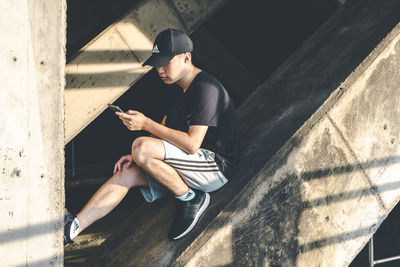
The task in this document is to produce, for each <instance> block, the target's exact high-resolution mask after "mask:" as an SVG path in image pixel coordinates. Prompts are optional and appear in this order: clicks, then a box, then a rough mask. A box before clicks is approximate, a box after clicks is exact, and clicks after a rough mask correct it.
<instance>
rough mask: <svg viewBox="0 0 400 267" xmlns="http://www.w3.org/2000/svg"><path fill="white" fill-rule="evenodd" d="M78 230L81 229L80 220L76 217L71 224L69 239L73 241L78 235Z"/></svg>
mask: <svg viewBox="0 0 400 267" xmlns="http://www.w3.org/2000/svg"><path fill="white" fill-rule="evenodd" d="M78 229H79V220H78V218H76V217H75V218H74V220H73V221H72V223H71V228H70V229H69V237H70V238H71V239H74V238H75V237H76V236H77V235H78Z"/></svg>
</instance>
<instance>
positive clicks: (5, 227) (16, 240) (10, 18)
mask: <svg viewBox="0 0 400 267" xmlns="http://www.w3.org/2000/svg"><path fill="white" fill-rule="evenodd" d="M0 12H1V14H2V15H1V16H0V32H1V40H0V67H1V74H0V75H1V77H2V78H1V79H0V87H1V90H0V106H1V107H2V111H1V112H0V218H1V223H0V259H1V260H0V265H2V266H62V262H63V237H62V235H63V215H64V124H63V123H64V101H63V99H64V98H63V94H64V85H65V80H64V73H65V43H66V3H65V1H45V0H37V1H25V0H15V1H4V2H2V4H1V6H0Z"/></svg>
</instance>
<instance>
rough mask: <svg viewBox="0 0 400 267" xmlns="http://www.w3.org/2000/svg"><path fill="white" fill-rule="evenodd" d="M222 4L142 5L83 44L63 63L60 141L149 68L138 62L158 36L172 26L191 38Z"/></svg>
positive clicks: (159, 1)
mask: <svg viewBox="0 0 400 267" xmlns="http://www.w3.org/2000/svg"><path fill="white" fill-rule="evenodd" d="M226 2H227V0H218V1H200V2H199V1H195V0H190V1H179V0H173V1H167V0H147V1H143V2H141V3H140V4H139V5H138V6H137V7H136V8H134V9H133V10H131V11H130V12H129V13H128V14H127V15H126V16H125V17H123V18H122V19H121V20H119V21H117V22H115V23H114V24H113V25H111V26H110V27H109V28H107V29H106V30H105V31H104V32H103V33H101V34H100V35H99V36H98V37H96V38H95V39H94V40H93V41H92V42H90V43H89V44H88V45H87V46H85V47H84V48H83V49H82V50H81V51H80V53H79V54H78V55H77V56H76V57H75V58H74V59H73V60H72V61H71V62H69V63H68V64H67V78H66V80H67V85H66V89H65V143H68V142H69V141H70V140H71V139H72V138H74V137H75V136H76V135H77V134H78V133H79V132H80V131H81V130H83V129H84V128H85V127H86V126H87V125H88V124H89V123H90V122H91V121H93V120H94V119H95V118H96V117H97V116H98V115H99V114H100V113H101V112H102V111H103V110H104V109H105V108H106V107H107V103H112V102H114V101H115V100H116V99H117V98H118V97H120V96H121V95H122V94H123V93H124V92H125V91H126V90H128V89H129V88H130V87H131V86H132V84H134V83H135V82H136V81H137V80H138V79H139V78H140V77H141V76H143V75H144V74H145V73H146V72H148V71H149V70H150V69H151V68H149V67H145V68H143V67H141V64H142V63H143V62H144V60H145V59H146V58H147V57H149V56H150V54H151V50H152V44H153V40H154V38H155V36H156V35H157V33H158V32H160V31H162V30H164V29H166V28H169V27H174V28H178V29H182V30H185V31H186V32H187V33H189V34H190V33H192V32H193V31H194V30H195V29H196V28H198V26H199V25H200V24H201V23H203V22H204V21H205V20H206V19H207V18H208V17H209V16H211V15H212V14H213V13H214V12H215V11H216V10H218V9H219V8H220V7H222V6H223V5H224V4H225V3H226Z"/></svg>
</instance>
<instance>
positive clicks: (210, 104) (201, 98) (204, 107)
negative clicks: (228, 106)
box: [189, 82, 221, 126]
mask: <svg viewBox="0 0 400 267" xmlns="http://www.w3.org/2000/svg"><path fill="white" fill-rule="evenodd" d="M220 98H221V96H220V92H219V89H218V87H217V86H216V85H214V84H212V83H210V82H202V83H200V84H199V88H196V90H194V92H193V94H192V99H191V100H192V105H191V116H190V118H189V125H206V126H217V125H218V119H219V115H220V112H221V105H220Z"/></svg>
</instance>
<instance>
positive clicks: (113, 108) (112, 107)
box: [108, 104, 125, 113]
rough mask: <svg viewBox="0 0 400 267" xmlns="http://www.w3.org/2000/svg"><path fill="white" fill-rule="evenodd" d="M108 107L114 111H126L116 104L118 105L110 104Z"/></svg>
mask: <svg viewBox="0 0 400 267" xmlns="http://www.w3.org/2000/svg"><path fill="white" fill-rule="evenodd" d="M108 107H109V108H110V109H112V111H114V112H121V113H125V112H124V111H123V110H122V109H121V108H120V107H118V106H116V105H111V104H108Z"/></svg>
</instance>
